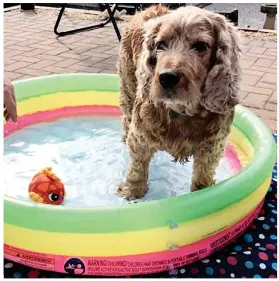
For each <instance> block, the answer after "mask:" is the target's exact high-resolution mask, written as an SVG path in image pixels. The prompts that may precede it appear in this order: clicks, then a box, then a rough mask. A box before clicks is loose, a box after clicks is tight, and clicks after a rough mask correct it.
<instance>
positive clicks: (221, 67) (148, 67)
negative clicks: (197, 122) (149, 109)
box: [143, 6, 240, 116]
mask: <svg viewBox="0 0 279 281" xmlns="http://www.w3.org/2000/svg"><path fill="white" fill-rule="evenodd" d="M145 30H146V35H145V40H144V51H143V57H144V61H143V64H144V68H145V71H146V72H147V73H148V75H149V76H150V77H149V78H150V79H151V89H150V94H151V97H152V99H153V101H154V102H155V103H156V102H164V103H165V104H166V105H167V107H169V108H171V109H173V110H176V111H181V110H182V111H183V113H186V114H187V115H190V116H191V115H194V114H195V113H197V111H198V109H199V108H200V106H201V105H202V106H203V107H204V108H206V109H207V110H209V111H211V112H216V113H224V112H226V111H227V110H228V109H229V108H232V107H234V106H235V105H236V104H237V92H238V82H239V76H240V73H239V53H240V48H239V42H238V34H237V31H236V29H235V28H234V27H233V25H232V24H231V23H229V22H228V21H227V20H226V19H225V18H224V17H223V16H221V15H218V14H215V13H212V12H210V11H206V10H202V9H199V8H196V7H193V6H189V7H184V8H180V9H178V10H176V11H174V12H172V13H170V14H167V15H164V16H162V17H159V18H156V19H154V20H150V21H148V22H147V23H146V26H145Z"/></svg>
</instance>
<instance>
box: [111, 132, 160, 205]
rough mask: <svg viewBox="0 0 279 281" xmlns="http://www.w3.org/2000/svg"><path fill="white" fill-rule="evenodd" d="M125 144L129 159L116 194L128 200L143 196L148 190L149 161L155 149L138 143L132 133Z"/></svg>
mask: <svg viewBox="0 0 279 281" xmlns="http://www.w3.org/2000/svg"><path fill="white" fill-rule="evenodd" d="M127 144H128V148H129V156H130V161H129V166H128V170H127V174H126V180H125V181H124V182H122V183H121V184H119V185H118V186H117V189H116V194H117V195H118V196H120V197H124V198H126V199H128V200H134V199H138V198H142V197H144V195H145V194H146V192H147V190H148V187H147V180H148V168H149V162H150V160H151V158H152V156H153V154H154V153H155V150H152V149H150V148H149V147H148V146H147V145H143V144H141V143H139V141H138V139H137V138H136V136H134V134H133V133H129V136H128V139H127Z"/></svg>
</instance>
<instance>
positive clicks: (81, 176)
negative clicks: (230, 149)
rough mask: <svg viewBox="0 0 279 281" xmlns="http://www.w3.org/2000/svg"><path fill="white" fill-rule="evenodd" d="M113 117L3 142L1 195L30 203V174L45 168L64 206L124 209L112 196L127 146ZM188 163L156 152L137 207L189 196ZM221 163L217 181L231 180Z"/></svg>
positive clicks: (43, 128)
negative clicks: (59, 184) (57, 182)
mask: <svg viewBox="0 0 279 281" xmlns="http://www.w3.org/2000/svg"><path fill="white" fill-rule="evenodd" d="M121 134H122V132H121V126H120V120H119V118H118V117H92V116H91V117H78V118H66V119H60V120H58V121H55V122H52V123H42V124H37V125H34V126H31V127H28V128H25V129H22V130H21V131H18V132H16V133H14V134H12V135H10V136H9V137H7V138H5V140H4V173H3V175H4V188H5V194H6V195H7V196H10V197H13V198H19V199H21V200H27V201H29V197H28V185H29V183H30V181H31V179H32V177H33V176H34V175H35V173H36V172H37V171H38V170H40V169H42V168H44V167H47V166H51V167H53V170H54V172H55V173H56V174H57V175H58V177H60V178H61V180H62V181H63V183H64V185H65V189H66V193H67V196H66V198H65V201H64V203H63V204H64V205H67V206H108V205H119V204H128V202H127V201H126V200H124V199H121V198H118V197H117V196H116V195H115V186H116V185H117V184H118V183H120V182H121V181H122V180H123V178H124V177H125V171H126V168H127V165H128V153H127V148H126V146H125V145H124V144H123V143H122V141H121ZM192 166H193V163H192V161H190V162H189V163H187V164H185V165H181V164H179V163H173V162H172V157H171V156H170V155H169V154H168V153H166V152H159V153H157V154H156V155H155V157H154V158H153V159H152V161H151V163H150V168H149V191H148V193H147V195H146V196H145V198H143V199H140V200H137V202H143V201H150V200H158V199H163V198H167V197H170V196H177V195H182V194H185V193H188V192H189V188H190V182H191V174H192ZM231 174H232V173H231V172H230V170H229V168H228V167H227V164H226V162H225V160H224V159H222V161H221V163H220V165H219V168H218V169H217V173H216V179H217V181H220V180H223V179H225V178H228V177H229V176H231Z"/></svg>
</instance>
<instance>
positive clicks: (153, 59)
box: [149, 55, 157, 67]
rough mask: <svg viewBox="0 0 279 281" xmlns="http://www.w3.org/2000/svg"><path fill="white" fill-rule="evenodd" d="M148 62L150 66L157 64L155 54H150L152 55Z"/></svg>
mask: <svg viewBox="0 0 279 281" xmlns="http://www.w3.org/2000/svg"><path fill="white" fill-rule="evenodd" d="M149 64H150V65H151V66H152V67H154V66H156V64H157V58H156V56H155V55H152V56H151V57H150V58H149Z"/></svg>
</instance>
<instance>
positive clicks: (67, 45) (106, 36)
mask: <svg viewBox="0 0 279 281" xmlns="http://www.w3.org/2000/svg"><path fill="white" fill-rule="evenodd" d="M56 18H57V13H56V12H50V13H45V12H44V13H41V12H40V11H38V12H37V14H26V13H22V12H20V11H19V10H16V11H10V12H6V13H5V14H4V60H5V62H4V63H5V72H6V74H7V75H8V77H9V78H10V79H12V80H19V79H24V78H29V77H36V76H42V75H50V74H57V73H74V72H86V73H92V72H98V73H115V72H116V67H115V63H116V59H117V51H118V46H119V42H118V40H117V37H116V35H115V33H114V30H113V28H112V27H111V26H109V27H106V28H103V29H98V30H93V31H90V32H84V33H78V34H75V35H70V36H66V37H61V38H57V37H56V35H55V34H54V33H53V26H54V22H55V20H56ZM88 24H92V22H90V21H88V20H78V19H70V18H63V23H62V24H61V28H63V29H69V28H72V27H77V26H78V27H79V26H81V25H88ZM244 44H245V45H244V55H243V58H242V67H243V81H242V85H241V93H240V96H241V102H242V104H243V105H245V106H248V107H249V108H251V109H252V110H253V111H254V112H255V113H256V114H257V115H258V116H260V117H261V118H262V119H263V120H264V122H265V123H266V124H267V125H268V126H269V127H270V128H271V129H272V130H273V131H276V120H277V113H276V110H277V98H276V82H277V80H276V71H277V66H276V64H277V62H276V61H277V49H276V42H265V41H257V40H248V39H245V40H244Z"/></svg>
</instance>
